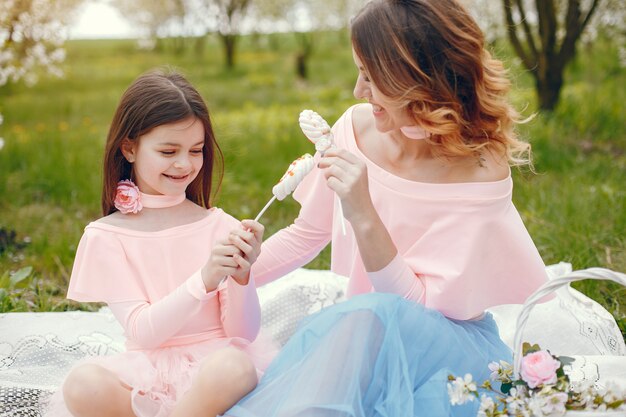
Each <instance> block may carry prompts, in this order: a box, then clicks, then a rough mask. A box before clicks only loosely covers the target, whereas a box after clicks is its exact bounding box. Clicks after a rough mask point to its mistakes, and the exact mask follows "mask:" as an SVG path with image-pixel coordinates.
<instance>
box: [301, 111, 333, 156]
mask: <svg viewBox="0 0 626 417" xmlns="http://www.w3.org/2000/svg"><path fill="white" fill-rule="evenodd" d="M298 121H299V122H300V129H302V133H304V136H306V137H307V139H308V140H310V141H311V142H313V144H314V145H315V150H317V151H319V152H320V153H321V154H322V155H324V152H326V150H327V149H328V148H330V147H331V146H333V133H332V131H331V130H330V126H329V125H328V123H327V122H326V120H324V118H323V117H322V116H320V115H319V114H317V113H316V112H314V111H313V110H302V111H301V112H300V117H299V119H298Z"/></svg>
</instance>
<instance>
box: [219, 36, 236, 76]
mask: <svg viewBox="0 0 626 417" xmlns="http://www.w3.org/2000/svg"><path fill="white" fill-rule="evenodd" d="M220 39H221V40H222V45H223V47H224V64H225V65H226V68H227V69H229V70H231V69H233V68H235V46H236V44H237V35H233V34H222V33H220Z"/></svg>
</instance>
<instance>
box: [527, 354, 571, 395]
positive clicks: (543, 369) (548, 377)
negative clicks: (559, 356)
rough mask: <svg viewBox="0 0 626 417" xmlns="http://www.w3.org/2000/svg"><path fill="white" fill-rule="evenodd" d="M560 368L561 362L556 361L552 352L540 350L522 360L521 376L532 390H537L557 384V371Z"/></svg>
mask: <svg viewBox="0 0 626 417" xmlns="http://www.w3.org/2000/svg"><path fill="white" fill-rule="evenodd" d="M560 367H561V362H559V361H557V360H556V359H554V358H553V357H552V355H550V352H548V351H545V350H540V351H538V352H533V353H529V354H527V355H526V356H524V357H523V358H522V369H521V371H520V375H521V377H522V379H523V380H524V381H525V382H526V383H527V384H528V386H529V387H530V388H535V387H537V386H539V385H544V384H547V385H550V384H554V383H556V371H557V370H558V369H559V368H560Z"/></svg>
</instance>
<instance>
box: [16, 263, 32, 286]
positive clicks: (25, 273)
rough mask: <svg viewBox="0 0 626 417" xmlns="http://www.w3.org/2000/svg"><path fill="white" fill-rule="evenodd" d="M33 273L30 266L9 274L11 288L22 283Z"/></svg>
mask: <svg viewBox="0 0 626 417" xmlns="http://www.w3.org/2000/svg"><path fill="white" fill-rule="evenodd" d="M32 272H33V267H32V266H26V267H24V268H22V269H19V270H17V271H15V272H14V273H12V274H11V286H15V285H17V284H18V283H20V282H21V281H24V280H25V279H26V278H28V277H29V276H30V274H31V273H32Z"/></svg>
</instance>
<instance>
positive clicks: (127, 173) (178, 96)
mask: <svg viewBox="0 0 626 417" xmlns="http://www.w3.org/2000/svg"><path fill="white" fill-rule="evenodd" d="M190 117H195V118H197V119H198V120H199V121H200V122H202V125H203V126H204V147H203V148H202V154H203V155H202V156H203V164H202V169H201V170H200V172H199V173H198V176H197V177H196V178H195V179H194V180H193V182H192V183H191V184H189V186H188V187H187V190H186V194H187V198H188V199H189V200H191V201H193V202H194V203H196V204H198V205H200V206H202V207H205V208H210V206H211V203H210V202H211V188H212V185H213V184H212V183H213V174H214V172H216V173H217V175H218V178H217V181H216V185H217V186H219V183H220V181H221V177H222V172H223V156H222V152H221V150H220V148H219V145H218V144H217V142H216V140H215V135H214V134H213V127H212V125H211V118H210V117H209V110H208V108H207V105H206V103H205V102H204V100H203V99H202V97H201V96H200V93H198V91H197V90H196V89H195V88H194V87H193V86H192V85H191V84H190V83H189V82H188V81H187V80H186V79H185V77H183V76H182V75H181V74H179V73H177V72H174V71H171V70H154V71H150V72H147V73H145V74H143V75H141V76H139V77H138V78H137V79H136V80H135V81H133V83H132V84H131V85H130V86H129V87H128V89H127V90H126V91H125V92H124V94H123V95H122V98H121V99H120V103H119V104H118V106H117V110H116V111H115V115H114V116H113V121H112V122H111V127H110V129H109V134H108V136H107V142H106V146H105V153H104V173H103V183H102V212H103V214H104V215H105V216H106V215H109V214H111V213H113V212H115V211H117V209H116V208H115V206H114V205H113V201H114V200H115V193H116V189H117V183H118V181H120V180H124V179H130V178H131V175H132V169H133V168H132V164H131V163H129V162H128V161H127V160H126V158H125V157H124V155H123V154H122V143H123V142H124V140H125V139H128V140H130V141H131V142H134V141H137V140H139V138H140V137H141V136H142V135H144V134H146V133H148V132H150V130H152V129H154V128H155V127H157V126H161V125H165V124H168V123H174V122H178V121H181V120H185V119H187V118H190Z"/></svg>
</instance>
